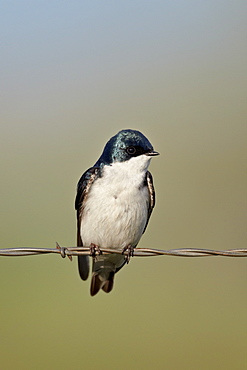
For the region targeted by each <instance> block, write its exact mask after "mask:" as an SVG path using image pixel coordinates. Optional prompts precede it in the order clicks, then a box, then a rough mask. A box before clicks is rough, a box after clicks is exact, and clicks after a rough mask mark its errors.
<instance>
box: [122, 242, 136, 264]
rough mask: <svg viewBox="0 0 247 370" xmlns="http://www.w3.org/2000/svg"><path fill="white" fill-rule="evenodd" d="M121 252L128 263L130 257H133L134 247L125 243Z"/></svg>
mask: <svg viewBox="0 0 247 370" xmlns="http://www.w3.org/2000/svg"><path fill="white" fill-rule="evenodd" d="M125 252H127V253H125ZM122 254H125V258H126V263H129V261H130V257H134V247H132V245H127V246H126V247H124V248H123V251H122Z"/></svg>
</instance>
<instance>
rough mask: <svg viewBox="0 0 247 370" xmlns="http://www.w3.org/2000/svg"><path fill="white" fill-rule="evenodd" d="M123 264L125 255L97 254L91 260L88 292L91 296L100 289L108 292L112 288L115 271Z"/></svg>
mask: <svg viewBox="0 0 247 370" xmlns="http://www.w3.org/2000/svg"><path fill="white" fill-rule="evenodd" d="M124 264H125V257H124V256H123V255H119V254H111V255H107V256H97V257H96V260H95V261H94V262H93V274H92V280H91V288H90V293H91V295H92V296H94V295H95V294H97V293H98V291H99V290H100V289H102V290H103V291H104V292H105V293H109V292H110V291H111V290H112V288H113V283H114V276H115V273H116V272H117V271H118V270H119V269H120V268H121V267H122V266H123V265H124Z"/></svg>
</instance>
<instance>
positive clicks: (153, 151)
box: [145, 150, 160, 157]
mask: <svg viewBox="0 0 247 370" xmlns="http://www.w3.org/2000/svg"><path fill="white" fill-rule="evenodd" d="M145 154H146V155H148V156H150V157H155V156H156V155H159V154H160V153H158V152H156V151H155V150H152V151H151V152H147V153H145Z"/></svg>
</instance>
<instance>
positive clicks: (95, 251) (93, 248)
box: [89, 243, 102, 258]
mask: <svg viewBox="0 0 247 370" xmlns="http://www.w3.org/2000/svg"><path fill="white" fill-rule="evenodd" d="M89 248H90V256H91V257H93V258H96V256H97V255H99V254H102V252H101V250H100V247H99V246H98V245H96V244H93V243H91V244H90V247H89Z"/></svg>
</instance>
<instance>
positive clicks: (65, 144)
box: [0, 0, 247, 370]
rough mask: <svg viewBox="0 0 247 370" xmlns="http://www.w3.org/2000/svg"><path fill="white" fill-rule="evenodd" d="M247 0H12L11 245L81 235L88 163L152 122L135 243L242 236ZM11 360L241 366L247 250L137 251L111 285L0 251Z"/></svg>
mask: <svg viewBox="0 0 247 370" xmlns="http://www.w3.org/2000/svg"><path fill="white" fill-rule="evenodd" d="M246 24H247V4H246V1H240V0H237V1H219V0H216V1H182V0H179V1H172V2H171V1H169V2H168V1H145V0H144V1H49V2H48V1H35V0H34V1H21V2H20V1H2V2H1V4H0V35H1V36H0V49H1V54H0V55H1V58H0V70H1V79H0V94H1V96H0V106H1V109H0V125H1V135H0V145H1V153H2V155H1V158H0V171H1V183H0V191H1V194H2V197H1V212H0V222H1V248H6V247H9V248H11V247H16V246H37V247H50V248H53V247H54V246H55V241H58V242H59V243H60V244H61V245H64V246H72V245H74V243H75V234H76V223H75V212H74V197H75V189H76V183H77V181H78V179H79V177H80V176H81V174H82V173H83V172H84V171H85V170H86V169H87V168H88V167H90V166H91V165H93V164H94V163H95V162H96V160H97V158H98V157H99V155H100V154H101V152H102V149H103V147H104V144H105V143H106V141H107V140H108V139H109V138H110V137H111V136H113V135H115V134H116V133H117V132H118V131H119V130H121V129H123V128H133V129H137V130H140V131H142V132H143V133H144V134H145V135H146V136H147V137H148V138H149V140H150V141H151V142H152V144H153V146H154V148H155V149H156V150H157V151H159V152H160V154H161V155H160V156H159V157H157V158H154V159H153V160H152V163H151V166H150V170H151V172H152V174H153V177H154V182H155V188H156V193H157V205H156V207H155V210H154V212H153V215H152V217H151V220H150V224H149V226H148V228H147V231H146V233H145V235H144V236H143V238H142V240H141V242H140V244H139V246H140V247H154V248H160V249H170V248H186V247H192V248H197V247H198V248H208V249H221V250H224V249H232V248H246V239H247V236H246V216H247V207H246V203H247V193H246V185H247V177H246V173H247V172H246V159H247V149H246V137H247V126H246V123H247V120H246V117H247V104H246V101H247V77H246V76H247V73H246V67H247V49H246V45H247V26H246ZM0 278H1V282H2V289H1V309H0V312H1V317H2V319H0V320H1V338H2V339H0V348H1V349H0V355H1V362H2V364H3V365H4V366H5V368H8V369H16V368H18V369H25V370H26V369H33V368H36V369H44V368H46V369H72V368H73V369H82V368H83V369H95V368H97V367H99V366H100V368H101V369H103V370H104V369H126V368H128V369H135V368H142V369H144V370H145V369H150V368H155V369H165V368H167V369H175V370H176V369H190V370H191V369H209V368H210V369H213V370H214V369H218V368H219V367H221V368H224V369H229V370H230V369H233V368H234V369H245V366H246V361H247V355H246V345H247V336H246V332H247V319H246V307H247V291H246V278H247V273H246V260H245V259H244V258H235V259H234V258H228V259H227V258H222V257H218V258H212V257H208V258H178V257H157V258H145V259H141V258H134V259H133V260H131V262H130V264H129V265H128V266H126V267H125V268H124V269H123V270H121V272H119V274H117V276H116V280H115V286H114V290H113V292H112V293H110V294H109V295H106V294H104V293H103V292H101V293H100V294H99V295H98V296H97V297H95V298H91V297H90V296H89V282H86V283H85V282H84V283H83V282H82V281H80V279H79V277H78V273H77V265H76V261H75V259H74V261H73V262H72V263H69V261H66V260H62V259H60V258H59V257H58V256H48V255H46V256H35V257H22V258H7V257H6V258H4V257H1V258H0Z"/></svg>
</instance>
